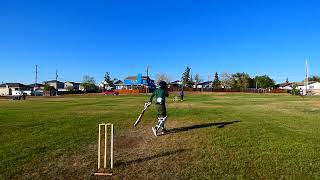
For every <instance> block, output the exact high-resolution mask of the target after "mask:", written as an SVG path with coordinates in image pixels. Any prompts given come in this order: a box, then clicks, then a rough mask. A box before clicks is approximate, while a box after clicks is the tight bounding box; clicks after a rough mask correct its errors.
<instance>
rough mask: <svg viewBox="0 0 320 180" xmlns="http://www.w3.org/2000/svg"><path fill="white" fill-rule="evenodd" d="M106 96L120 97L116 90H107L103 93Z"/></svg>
mask: <svg viewBox="0 0 320 180" xmlns="http://www.w3.org/2000/svg"><path fill="white" fill-rule="evenodd" d="M103 94H104V95H114V96H117V95H119V92H116V91H114V90H106V91H105V92H103Z"/></svg>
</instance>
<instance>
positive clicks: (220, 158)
mask: <svg viewBox="0 0 320 180" xmlns="http://www.w3.org/2000/svg"><path fill="white" fill-rule="evenodd" d="M172 99H173V97H172V96H171V97H170V98H169V99H168V100H167V101H168V102H167V109H168V116H169V118H168V121H167V128H168V129H169V130H170V132H171V133H169V134H167V135H164V136H160V137H154V136H153V134H152V131H151V126H152V125H154V123H155V117H156V114H155V113H156V112H155V109H154V106H151V108H149V109H148V110H147V112H146V113H145V116H144V118H143V120H142V121H141V123H140V124H139V126H138V127H137V128H133V127H132V126H133V123H134V122H135V120H136V118H137V117H138V115H139V113H140V111H141V110H142V108H143V104H144V102H145V101H146V100H147V96H116V97H113V96H112V97H106V96H74V97H62V98H33V99H27V100H26V101H12V100H0V155H1V156H0V179H53V178H58V179H89V178H93V177H91V176H90V174H91V173H92V172H94V171H95V170H96V164H97V155H96V154H97V153H96V150H97V137H98V126H97V125H98V124H99V123H100V122H110V123H113V124H114V126H115V168H114V169H113V173H114V176H113V177H114V178H117V179H213V178H214V179H235V178H238V179H265V178H268V179H270V178H271V179H274V178H277V179H278V178H284V179H319V178H320V143H319V142H320V97H306V98H305V99H302V98H301V97H294V96H289V95H259V94H214V95H187V96H186V100H185V101H183V102H173V101H172Z"/></svg>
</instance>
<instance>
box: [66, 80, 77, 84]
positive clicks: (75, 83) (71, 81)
mask: <svg viewBox="0 0 320 180" xmlns="http://www.w3.org/2000/svg"><path fill="white" fill-rule="evenodd" d="M66 83H71V84H80V83H76V82H72V81H67V82H66Z"/></svg>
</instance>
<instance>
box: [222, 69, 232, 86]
mask: <svg viewBox="0 0 320 180" xmlns="http://www.w3.org/2000/svg"><path fill="white" fill-rule="evenodd" d="M221 85H222V86H223V87H224V88H231V86H232V75H231V74H229V73H227V72H223V73H222V75H221Z"/></svg>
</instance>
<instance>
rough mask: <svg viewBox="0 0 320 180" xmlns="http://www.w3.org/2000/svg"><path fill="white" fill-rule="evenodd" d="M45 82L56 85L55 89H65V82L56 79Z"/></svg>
mask: <svg viewBox="0 0 320 180" xmlns="http://www.w3.org/2000/svg"><path fill="white" fill-rule="evenodd" d="M44 84H47V85H49V86H52V87H54V88H55V89H58V90H59V89H64V83H63V82H60V81H56V80H51V81H45V82H44Z"/></svg>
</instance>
